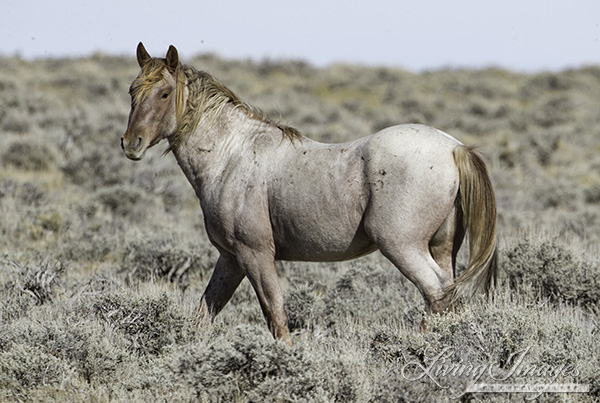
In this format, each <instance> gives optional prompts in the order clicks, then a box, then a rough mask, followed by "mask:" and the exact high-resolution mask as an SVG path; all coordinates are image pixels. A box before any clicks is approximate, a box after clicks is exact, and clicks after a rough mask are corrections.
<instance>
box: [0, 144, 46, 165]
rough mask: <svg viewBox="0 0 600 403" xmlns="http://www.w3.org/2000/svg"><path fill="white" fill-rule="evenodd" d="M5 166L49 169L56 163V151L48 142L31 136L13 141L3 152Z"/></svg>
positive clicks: (1, 158) (1, 157)
mask: <svg viewBox="0 0 600 403" xmlns="http://www.w3.org/2000/svg"><path fill="white" fill-rule="evenodd" d="M0 161H2V164H3V166H5V167H9V166H12V167H14V168H17V169H20V170H25V171H47V170H48V169H50V168H51V167H53V166H54V165H55V164H56V153H55V151H54V150H53V149H52V148H51V147H50V146H49V145H48V144H46V143H44V142H40V141H36V140H34V139H32V138H31V137H29V138H24V139H22V140H15V141H13V142H12V143H11V144H10V145H9V146H8V148H7V149H6V150H5V151H4V152H3V153H2V154H1V156H0Z"/></svg>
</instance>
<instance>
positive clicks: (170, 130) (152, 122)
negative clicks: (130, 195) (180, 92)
mask: <svg viewBox="0 0 600 403" xmlns="http://www.w3.org/2000/svg"><path fill="white" fill-rule="evenodd" d="M137 60H138V63H139V65H140V67H141V69H142V70H141V72H140V74H139V75H138V76H137V78H136V79H135V80H134V81H133V83H132V84H131V87H130V88H129V94H130V95H131V111H130V112H129V122H128V124H127V130H126V131H125V134H123V137H121V147H122V148H123V151H124V152H125V155H126V156H127V158H129V159H132V160H140V159H142V157H143V156H144V153H145V152H146V150H147V149H148V148H150V147H152V146H153V145H155V144H157V143H158V142H159V141H161V140H162V139H167V138H169V137H170V136H172V135H173V134H175V133H176V131H177V77H178V74H179V70H180V65H179V56H178V54H177V49H175V47H174V46H172V45H171V46H170V47H169V51H168V52H167V57H166V58H165V59H158V58H152V57H150V55H149V54H148V52H147V51H146V49H145V48H144V45H143V44H142V43H141V42H140V43H139V45H138V47H137Z"/></svg>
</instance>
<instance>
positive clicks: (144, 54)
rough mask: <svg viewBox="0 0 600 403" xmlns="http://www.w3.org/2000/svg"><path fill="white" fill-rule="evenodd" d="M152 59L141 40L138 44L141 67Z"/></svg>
mask: <svg viewBox="0 0 600 403" xmlns="http://www.w3.org/2000/svg"><path fill="white" fill-rule="evenodd" d="M150 59H152V57H150V55H149V54H148V51H146V48H145V47H144V44H143V43H142V42H140V43H139V44H138V46H137V61H138V64H139V65H140V67H144V64H146V63H148V60H150Z"/></svg>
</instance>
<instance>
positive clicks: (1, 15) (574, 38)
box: [0, 0, 600, 73]
mask: <svg viewBox="0 0 600 403" xmlns="http://www.w3.org/2000/svg"><path fill="white" fill-rule="evenodd" d="M140 41H143V42H144V45H145V46H146V49H148V51H149V52H150V54H151V55H152V56H163V57H164V54H165V52H166V50H167V48H168V46H169V45H170V44H173V45H175V46H176V47H177V49H178V50H179V54H180V57H181V58H182V59H184V60H185V58H186V57H188V58H191V57H192V56H194V55H196V54H199V53H215V54H218V55H220V56H223V57H226V58H236V59H247V58H251V59H253V60H257V61H258V60H264V59H272V60H280V59H294V60H303V61H306V62H309V63H311V64H313V65H316V66H327V65H330V64H332V63H337V62H343V63H357V64H363V65H369V66H389V67H400V68H405V69H408V70H412V71H423V70H430V69H438V68H445V67H454V68H484V67H490V66H495V67H501V68H508V69H512V70H517V71H524V72H535V71H542V70H553V71H558V70H563V69H566V68H573V67H580V66H583V65H600V0H502V1H499V0H496V1H488V0H412V1H404V0H396V1H393V0H389V1H382V0H368V1H367V0H335V1H329V0H302V1H299V0H294V1H286V0H245V1H238V0H210V1H205V0H196V1H190V0H162V1H158V0H145V1H142V0H131V1H126V0H100V1H96V0H94V1H84V0H80V1H75V0H54V1H47V0H37V1H34V0H19V1H5V2H3V4H2V5H1V6H0V55H4V56H14V55H19V56H21V57H23V58H26V59H34V58H46V57H65V56H67V57H79V56H86V55H90V54H93V53H95V52H102V53H105V54H114V55H131V57H134V55H135V48H136V46H137V44H138V42H140ZM0 73H1V70H0Z"/></svg>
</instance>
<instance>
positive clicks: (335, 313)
mask: <svg viewBox="0 0 600 403" xmlns="http://www.w3.org/2000/svg"><path fill="white" fill-rule="evenodd" d="M187 62H188V63H189V64H192V65H194V66H196V67H197V68H199V69H204V70H208V71H209V72H211V73H212V74H214V75H215V76H217V77H219V78H220V79H222V80H223V81H224V82H225V83H226V84H227V85H228V86H229V87H230V88H231V89H232V90H234V91H235V92H236V93H237V94H238V95H239V96H240V97H241V98H242V99H244V100H246V101H247V102H249V103H251V104H253V105H256V106H258V107H260V108H262V109H263V110H264V111H265V112H267V113H268V114H269V115H270V116H271V117H272V118H274V119H276V120H280V121H282V122H284V123H286V124H288V125H291V126H293V127H296V128H298V129H299V130H300V131H301V132H303V133H304V134H305V135H307V136H309V137H311V138H313V139H316V140H321V141H327V142H341V141H346V140H351V139H355V138H358V137H361V136H364V135H367V134H370V133H372V132H375V131H377V130H379V129H381V128H384V127H386V126H390V125H393V124H397V123H407V122H415V123H424V124H428V125H431V126H435V127H437V128H439V129H442V130H444V131H446V132H448V133H451V134H452V135H454V136H455V137H457V138H458V139H460V140H461V141H463V142H465V143H474V144H478V145H479V146H480V147H481V150H482V152H483V153H484V155H485V160H486V162H487V164H488V166H489V169H490V172H491V175H492V180H493V182H494V185H495V190H496V196H497V200H498V205H499V237H500V258H499V259H500V260H499V261H500V277H499V284H498V287H497V289H496V290H495V292H494V293H493V295H492V296H490V298H489V299H486V298H484V297H477V298H475V299H474V300H471V301H464V302H463V304H462V305H461V306H460V307H459V308H458V309H456V310H454V311H452V312H449V313H448V314H447V315H444V316H434V317H431V318H430V319H429V331H428V332H427V333H420V332H419V331H418V328H419V322H420V320H421V315H422V307H421V304H422V298H421V296H420V294H419V293H418V291H417V290H416V289H415V287H414V286H413V285H412V284H410V283H409V282H408V280H406V279H405V278H404V277H402V276H401V275H400V273H399V272H398V271H397V270H396V269H394V268H393V267H392V265H391V264H390V263H389V262H387V261H386V260H385V259H384V258H382V257H381V256H380V255H379V254H377V253H375V254H372V255H369V256H367V257H364V258H361V259H359V260H355V261H350V262H341V263H295V262H281V263H279V265H278V270H279V275H280V278H281V282H282V285H283V288H284V293H285V299H286V307H287V310H288V315H289V324H290V329H291V330H292V331H293V341H294V345H293V346H292V347H287V346H285V345H282V344H281V343H278V342H275V341H273V339H272V338H271V336H270V334H269V332H268V330H267V328H266V326H265V323H264V319H263V317H262V313H261V311H260V308H259V305H258V302H257V300H256V297H255V295H254V292H253V291H252V289H251V287H250V285H249V284H248V282H247V281H244V282H243V283H242V286H241V287H240V289H238V291H237V292H236V294H235V295H234V297H233V299H232V301H231V302H230V303H229V305H228V306H227V307H226V308H225V309H224V311H223V312H222V313H221V314H220V315H219V316H218V317H217V319H216V321H215V323H214V325H213V326H206V327H201V328H197V327H196V326H195V312H194V310H195V306H196V305H197V303H198V301H199V299H200V296H201V294H202V291H203V289H204V287H205V285H206V283H207V281H208V278H209V276H210V273H211V271H212V266H213V264H214V262H215V259H216V256H217V254H216V252H215V250H214V249H213V248H212V247H211V245H210V243H209V241H208V239H207V238H206V235H205V233H204V228H203V221H202V215H201V211H200V208H199V206H198V201H197V199H196V196H195V195H194V192H193V190H192V188H191V186H190V185H189V184H188V183H187V182H186V179H185V178H184V176H183V174H182V173H181V172H180V169H179V167H178V166H177V164H176V162H175V161H174V158H173V156H172V155H166V156H162V151H163V150H164V146H160V145H159V146H157V147H155V148H154V149H152V150H151V151H150V152H149V153H148V154H147V156H146V157H145V159H144V160H143V161H141V162H139V163H135V162H132V161H129V160H127V159H126V158H125V156H124V155H123V154H122V152H121V150H120V147H119V139H120V136H121V134H122V133H123V131H124V130H125V127H126V123H127V115H128V112H129V104H130V100H129V96H128V94H127V89H128V87H129V84H130V82H131V81H132V80H133V78H134V77H135V76H136V74H137V64H136V62H135V60H134V58H133V57H132V58H121V57H109V56H105V55H95V56H92V57H89V58H81V59H42V60H35V61H25V60H21V59H19V58H16V57H12V58H9V57H0V401H58V402H71V401H86V402H87V401H98V402H108V401H169V402H172V401H174V402H188V401H202V402H204V401H206V402H229V401H237V402H259V401H260V402H262V401H267V402H268V401H278V402H279V401H282V402H287V401H291V402H303V401H310V402H312V401H316V402H331V401H342V402H367V401H372V402H399V401H438V402H441V401H450V400H453V399H456V398H458V399H459V401H514V400H521V401H522V400H527V399H533V398H537V399H539V400H542V401H584V402H585V401H589V402H592V401H598V400H600V343H598V323H599V322H598V320H599V314H600V313H599V312H600V310H599V307H600V305H599V301H600V262H599V259H598V252H599V251H600V113H599V111H600V96H599V94H600V68H599V67H582V68H578V69H573V70H566V71H561V72H540V73H536V74H521V73H516V72H511V71H506V70H500V69H494V68H489V69H482V70H437V71H428V72H422V73H418V74H416V73H411V72H408V71H405V70H402V69H395V68H368V67H361V66H350V65H342V64H339V65H332V66H330V67H327V68H315V67H313V66H311V65H309V64H306V63H303V62H298V61H270V60H265V61H261V62H254V61H248V60H239V61H238V60H223V59H220V58H219V57H216V56H214V55H202V56H198V57H196V58H194V59H193V60H188V61H187ZM465 261H466V256H464V255H463V256H461V259H460V262H459V266H460V267H461V268H462V267H463V265H464V263H465ZM469 365H471V366H470V367H469ZM476 383H504V384H585V385H588V386H589V391H588V392H587V393H577V394H575V393H546V392H544V391H540V392H538V393H507V392H506V393H474V392H467V391H468V390H469V387H470V385H473V384H476Z"/></svg>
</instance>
